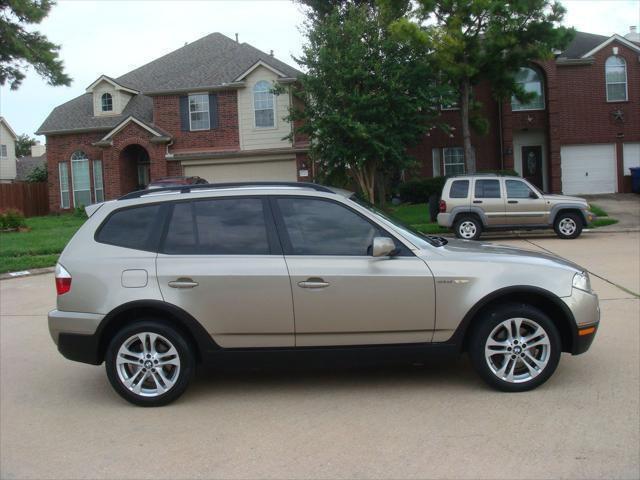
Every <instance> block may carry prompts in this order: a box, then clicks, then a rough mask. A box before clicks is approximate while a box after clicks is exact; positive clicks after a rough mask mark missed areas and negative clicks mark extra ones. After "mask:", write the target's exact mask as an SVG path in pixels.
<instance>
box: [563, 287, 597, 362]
mask: <svg viewBox="0 0 640 480" xmlns="http://www.w3.org/2000/svg"><path fill="white" fill-rule="evenodd" d="M562 300H563V301H564V303H565V304H566V305H567V307H569V310H571V313H572V314H573V318H574V320H575V324H574V325H572V336H573V342H572V348H571V353H572V354H573V355H579V354H581V353H584V352H586V351H587V350H589V347H590V346H591V344H592V343H593V339H594V338H595V336H596V332H597V331H598V326H599V324H600V305H599V302H598V296H597V295H596V294H595V293H589V292H585V291H583V290H580V289H578V288H573V289H572V290H571V295H570V296H568V297H563V298H562Z"/></svg>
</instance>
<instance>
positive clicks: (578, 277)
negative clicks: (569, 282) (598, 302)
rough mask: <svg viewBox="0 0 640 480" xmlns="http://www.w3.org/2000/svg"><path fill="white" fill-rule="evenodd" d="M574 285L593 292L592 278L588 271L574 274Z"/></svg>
mask: <svg viewBox="0 0 640 480" xmlns="http://www.w3.org/2000/svg"><path fill="white" fill-rule="evenodd" d="M573 287H574V288H579V289H580V290H584V291H585V292H589V293H591V280H589V274H588V273H587V272H579V273H576V274H575V275H574V276H573Z"/></svg>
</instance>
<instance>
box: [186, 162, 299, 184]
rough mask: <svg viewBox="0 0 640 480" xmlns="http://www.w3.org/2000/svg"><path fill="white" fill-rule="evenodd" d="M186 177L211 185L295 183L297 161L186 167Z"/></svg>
mask: <svg viewBox="0 0 640 480" xmlns="http://www.w3.org/2000/svg"><path fill="white" fill-rule="evenodd" d="M184 174H185V175H197V176H199V177H202V178H204V179H205V180H207V181H209V182H211V183H222V182H257V181H286V182H295V181H296V180H297V176H296V161H295V159H291V160H289V159H287V160H274V161H268V162H242V163H223V164H209V165H184Z"/></svg>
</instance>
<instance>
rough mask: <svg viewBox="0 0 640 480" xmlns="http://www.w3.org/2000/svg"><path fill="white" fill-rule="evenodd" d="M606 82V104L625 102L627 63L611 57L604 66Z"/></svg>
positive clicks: (617, 57)
mask: <svg viewBox="0 0 640 480" xmlns="http://www.w3.org/2000/svg"><path fill="white" fill-rule="evenodd" d="M604 71H605V78H606V82H607V102H625V101H626V100H627V62H625V61H624V58H622V57H619V56H617V55H612V56H610V57H609V58H607V61H606V62H605V64H604Z"/></svg>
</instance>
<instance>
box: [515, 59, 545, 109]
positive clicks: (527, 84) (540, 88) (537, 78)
mask: <svg viewBox="0 0 640 480" xmlns="http://www.w3.org/2000/svg"><path fill="white" fill-rule="evenodd" d="M515 81H516V83H517V84H518V85H520V86H521V87H522V89H523V90H524V91H525V92H526V93H530V94H534V96H533V98H532V99H531V100H529V101H528V102H525V103H522V102H520V101H519V100H518V99H517V98H516V97H515V95H514V96H513V97H511V110H544V85H543V83H542V74H541V73H539V72H538V71H537V70H535V69H533V68H529V67H524V68H521V69H520V70H519V71H518V73H516V76H515Z"/></svg>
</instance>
